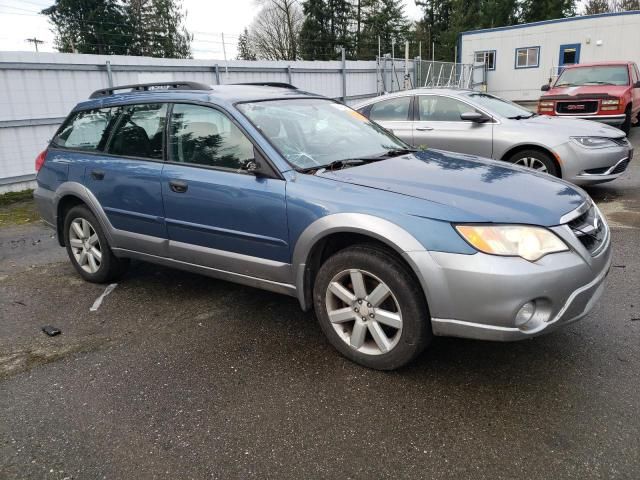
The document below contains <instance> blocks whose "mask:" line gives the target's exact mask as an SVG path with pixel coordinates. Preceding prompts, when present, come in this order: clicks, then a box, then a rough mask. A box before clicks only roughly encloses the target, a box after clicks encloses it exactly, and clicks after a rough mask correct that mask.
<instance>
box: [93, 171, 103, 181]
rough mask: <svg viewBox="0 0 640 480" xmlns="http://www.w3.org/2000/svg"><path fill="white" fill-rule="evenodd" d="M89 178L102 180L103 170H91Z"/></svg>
mask: <svg viewBox="0 0 640 480" xmlns="http://www.w3.org/2000/svg"><path fill="white" fill-rule="evenodd" d="M91 178H93V179H94V180H102V179H103V178H104V171H102V170H92V171H91Z"/></svg>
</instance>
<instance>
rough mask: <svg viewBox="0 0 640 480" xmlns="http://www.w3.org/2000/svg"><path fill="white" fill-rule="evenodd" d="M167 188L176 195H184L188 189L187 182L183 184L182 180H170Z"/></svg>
mask: <svg viewBox="0 0 640 480" xmlns="http://www.w3.org/2000/svg"><path fill="white" fill-rule="evenodd" d="M169 188H171V190H173V191H174V192H176V193H184V192H186V191H187V189H188V188H189V185H188V184H187V182H183V181H182V180H171V181H170V182H169Z"/></svg>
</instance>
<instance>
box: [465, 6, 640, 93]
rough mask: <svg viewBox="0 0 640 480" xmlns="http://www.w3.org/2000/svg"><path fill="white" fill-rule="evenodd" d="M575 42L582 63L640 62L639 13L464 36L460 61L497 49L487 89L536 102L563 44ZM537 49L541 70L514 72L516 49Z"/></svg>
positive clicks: (540, 23) (568, 20) (531, 25)
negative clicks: (480, 51) (480, 52)
mask: <svg viewBox="0 0 640 480" xmlns="http://www.w3.org/2000/svg"><path fill="white" fill-rule="evenodd" d="M599 41H601V44H600V45H598V43H599ZM572 43H579V44H580V63H585V62H593V61H599V60H625V61H626V60H631V61H635V62H636V63H638V64H640V11H636V12H624V13H622V14H605V15H591V16H584V17H574V18H571V19H560V20H551V21H546V22H537V23H530V24H527V25H518V26H516V27H505V28H497V29H488V30H476V31H472V32H464V33H463V34H462V35H461V36H460V46H459V48H460V52H461V54H460V61H461V62H463V63H472V62H473V56H474V52H475V51H479V50H495V51H496V69H495V70H494V71H488V72H487V89H488V91H489V92H491V93H495V94H496V95H499V96H502V97H505V98H508V99H510V100H517V101H528V100H537V99H538V98H539V96H540V87H541V86H542V84H543V83H546V82H547V81H548V80H549V77H550V75H554V74H556V72H557V66H558V60H559V55H560V45H565V44H572ZM534 46H540V65H539V67H537V68H523V69H516V68H515V55H516V48H522V47H534Z"/></svg>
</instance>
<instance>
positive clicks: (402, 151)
mask: <svg viewBox="0 0 640 480" xmlns="http://www.w3.org/2000/svg"><path fill="white" fill-rule="evenodd" d="M417 151H418V149H417V148H390V149H389V150H387V152H386V153H384V154H382V156H383V157H384V158H391V157H397V156H399V155H406V154H407V153H415V152H417Z"/></svg>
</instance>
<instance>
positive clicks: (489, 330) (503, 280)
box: [406, 225, 611, 341]
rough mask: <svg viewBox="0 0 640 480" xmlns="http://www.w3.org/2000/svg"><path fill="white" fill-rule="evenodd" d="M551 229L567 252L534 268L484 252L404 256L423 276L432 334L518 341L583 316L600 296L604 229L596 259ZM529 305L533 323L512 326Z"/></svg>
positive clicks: (607, 249) (563, 230)
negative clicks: (601, 244) (517, 316)
mask: <svg viewBox="0 0 640 480" xmlns="http://www.w3.org/2000/svg"><path fill="white" fill-rule="evenodd" d="M553 230H554V232H555V233H557V234H558V235H559V236H560V237H562V238H563V240H565V242H566V243H567V245H569V248H570V250H569V251H567V252H561V253H555V254H551V255H547V256H545V257H543V258H542V259H540V260H538V261H537V262H534V263H532V262H528V261H526V260H523V259H521V258H519V257H500V256H495V255H487V254H484V253H476V254H474V255H461V254H452V253H443V252H410V253H407V254H406V255H408V256H409V257H410V259H411V261H412V263H413V264H414V265H415V266H418V269H419V271H420V272H421V277H422V278H421V282H422V285H423V287H424V288H425V291H426V295H427V300H428V302H429V308H430V313H431V317H432V318H431V324H432V329H433V333H434V335H440V336H453V337H464V338H475V339H482V340H497V341H512V340H521V339H524V338H531V337H533V336H536V335H541V334H543V333H547V332H550V331H552V330H554V329H555V328H557V327H559V326H562V325H566V324H568V323H571V322H574V321H576V320H578V319H580V318H582V317H583V316H585V315H586V314H587V313H588V312H589V311H590V310H591V309H592V308H593V306H594V305H595V303H596V302H597V300H598V298H599V297H600V295H601V294H602V292H603V290H604V281H605V278H606V276H607V274H608V272H609V268H610V266H611V244H610V242H611V240H610V233H609V230H608V229H607V232H606V238H605V240H604V242H603V246H602V249H601V250H600V251H599V253H598V255H596V256H594V257H592V256H591V254H590V253H589V252H588V251H587V250H586V249H585V248H584V247H583V246H582V244H581V243H580V241H579V240H577V238H576V237H575V235H574V234H573V233H572V232H571V230H570V229H569V227H568V226H566V225H563V226H558V227H554V228H553ZM530 301H534V302H535V304H536V307H537V313H536V314H534V317H535V318H536V319H537V320H536V321H535V322H533V323H527V324H525V325H524V326H522V327H518V326H516V323H515V318H516V314H517V312H518V310H519V309H520V308H521V307H522V305H524V304H525V303H527V302H530ZM536 315H538V316H537V317H536Z"/></svg>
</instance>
